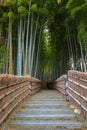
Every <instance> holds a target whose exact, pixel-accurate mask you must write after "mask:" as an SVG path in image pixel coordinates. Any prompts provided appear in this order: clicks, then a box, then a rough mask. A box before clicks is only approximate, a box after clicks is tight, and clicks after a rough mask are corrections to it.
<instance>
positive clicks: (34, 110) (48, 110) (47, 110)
mask: <svg viewBox="0 0 87 130" xmlns="http://www.w3.org/2000/svg"><path fill="white" fill-rule="evenodd" d="M18 113H28V114H31V113H32V114H34V113H36V114H38V113H39V114H42V113H43V114H55V113H56V114H70V113H71V111H70V110H68V109H63V108H62V109H60V108H57V109H54V108H53V109H52V108H44V109H43V108H25V109H21V110H20V111H19V112H18Z"/></svg>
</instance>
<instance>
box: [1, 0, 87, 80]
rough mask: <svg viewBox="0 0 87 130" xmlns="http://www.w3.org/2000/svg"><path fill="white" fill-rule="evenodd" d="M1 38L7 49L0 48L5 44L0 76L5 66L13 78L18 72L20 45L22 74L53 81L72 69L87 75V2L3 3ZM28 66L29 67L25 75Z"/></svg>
mask: <svg viewBox="0 0 87 130" xmlns="http://www.w3.org/2000/svg"><path fill="white" fill-rule="evenodd" d="M28 20H29V21H28ZM10 27H11V28H10ZM19 32H20V33H19ZM32 34H33V36H32ZM20 35H21V37H20ZM11 37H12V39H11ZM2 38H4V41H6V44H7V47H6V45H1V44H4V43H2V40H1V41H0V42H1V44H0V70H1V73H5V71H3V64H4V66H8V65H9V66H10V67H8V68H11V69H12V71H11V72H13V73H14V74H15V73H16V72H17V66H16V65H17V52H18V41H20V42H21V50H22V52H21V53H22V62H21V63H20V64H22V66H21V68H22V72H21V73H22V74H26V72H28V73H31V75H32V76H36V77H38V78H42V79H47V80H51V79H55V78H57V77H58V76H60V75H62V74H64V73H67V70H69V69H75V70H80V71H87V1H86V0H12V1H11V0H4V1H3V2H1V3H0V39H2ZM7 39H8V40H7ZM27 41H28V43H27ZM31 43H32V44H31ZM19 46H20V45H19ZM7 48H8V49H9V51H7ZM27 48H29V49H27ZM31 48H32V49H31ZM5 50H6V51H5ZM28 51H29V52H28ZM33 51H34V53H33ZM6 52H8V54H6ZM19 52H20V50H19ZM11 54H12V55H11ZM2 55H3V56H2ZM8 56H9V57H10V58H8ZM19 56H20V54H19ZM28 56H30V57H31V58H28ZM26 57H27V59H29V61H28V62H26V61H25V59H26ZM6 59H7V60H8V61H7V62H5V61H6ZM27 59H26V60H27ZM11 62H12V63H11ZM29 62H32V63H31V64H30V63H29ZM26 66H30V67H29V69H26V71H25V68H26ZM37 66H38V67H37ZM24 67H25V68H24ZM30 69H31V71H30ZM8 72H10V71H9V70H8Z"/></svg>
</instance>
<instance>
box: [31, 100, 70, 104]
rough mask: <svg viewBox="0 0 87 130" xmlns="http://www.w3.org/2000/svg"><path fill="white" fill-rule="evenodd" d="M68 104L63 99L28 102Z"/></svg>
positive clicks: (32, 102)
mask: <svg viewBox="0 0 87 130" xmlns="http://www.w3.org/2000/svg"><path fill="white" fill-rule="evenodd" d="M36 103H37V104H56V105H57V104H67V105H68V104H69V103H68V102H65V101H64V100H59V101H31V102H30V104H36Z"/></svg>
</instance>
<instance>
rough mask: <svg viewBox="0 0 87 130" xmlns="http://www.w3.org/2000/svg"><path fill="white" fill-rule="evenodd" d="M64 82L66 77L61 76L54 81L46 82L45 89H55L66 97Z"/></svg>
mask: <svg viewBox="0 0 87 130" xmlns="http://www.w3.org/2000/svg"><path fill="white" fill-rule="evenodd" d="M66 80H67V75H63V76H61V77H60V78H58V79H57V80H55V81H52V82H50V81H48V82H47V87H48V88H50V89H57V90H58V91H60V92H61V93H62V94H64V95H66V89H67V88H66Z"/></svg>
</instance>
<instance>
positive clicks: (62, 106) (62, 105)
mask: <svg viewBox="0 0 87 130" xmlns="http://www.w3.org/2000/svg"><path fill="white" fill-rule="evenodd" d="M26 107H28V108H60V107H61V108H64V107H67V103H61V104H60V103H57V104H43V103H42V104H26V105H25V108H26Z"/></svg>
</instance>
